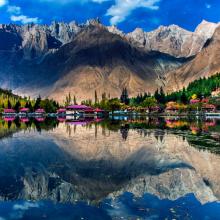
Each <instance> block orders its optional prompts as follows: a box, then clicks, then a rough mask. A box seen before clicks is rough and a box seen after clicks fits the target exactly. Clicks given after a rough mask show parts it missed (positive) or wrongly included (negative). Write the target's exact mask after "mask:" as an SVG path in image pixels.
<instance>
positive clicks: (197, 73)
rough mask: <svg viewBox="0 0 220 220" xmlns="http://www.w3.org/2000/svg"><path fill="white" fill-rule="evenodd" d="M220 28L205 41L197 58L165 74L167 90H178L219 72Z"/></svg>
mask: <svg viewBox="0 0 220 220" xmlns="http://www.w3.org/2000/svg"><path fill="white" fill-rule="evenodd" d="M219 60H220V27H218V28H217V29H216V31H215V33H214V36H213V37H212V38H211V39H210V40H209V41H207V43H206V44H205V46H204V48H203V49H202V51H201V52H200V53H198V54H197V56H196V57H195V58H194V59H193V60H191V61H190V62H188V63H187V64H185V65H183V66H181V67H180V68H178V69H177V70H175V71H171V72H168V73H167V74H166V79H167V85H166V88H167V90H168V89H169V90H170V91H172V90H179V89H181V88H183V86H187V85H188V84H189V83H190V82H192V81H193V80H196V79H198V78H200V77H208V76H211V75H213V74H216V73H217V72H219V71H220V62H219Z"/></svg>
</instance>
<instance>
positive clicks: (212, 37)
mask: <svg viewBox="0 0 220 220" xmlns="http://www.w3.org/2000/svg"><path fill="white" fill-rule="evenodd" d="M219 47H220V26H219V24H218V23H210V22H207V21H202V23H201V24H199V25H198V27H197V28H196V29H195V31H194V32H191V31H187V30H185V29H183V28H181V27H179V26H177V25H170V26H160V27H159V28H158V29H156V30H154V31H151V32H144V30H142V29H140V28H137V29H135V30H134V31H133V32H131V33H127V34H126V33H124V32H122V31H121V30H119V29H118V28H117V27H115V26H104V25H103V24H101V22H100V21H99V20H98V19H92V20H89V21H87V22H86V23H85V24H77V23H76V22H71V23H68V24H67V23H62V22H53V23H52V24H51V25H40V24H27V25H15V24H8V25H6V24H2V25H0V85H1V87H3V88H7V89H12V90H13V91H14V92H16V93H18V94H23V95H28V96H29V95H30V96H33V97H34V96H35V97H36V96H38V95H39V94H40V95H41V96H43V97H50V98H54V99H56V100H57V101H63V100H64V99H65V96H66V95H67V94H68V93H69V92H70V93H71V94H73V95H75V96H76V97H77V99H78V100H83V99H93V98H94V93H95V91H96V92H97V94H98V96H99V97H101V94H102V93H104V92H105V93H106V94H107V95H108V96H110V97H118V96H119V95H120V94H121V91H122V89H123V88H125V87H126V88H127V89H128V92H129V95H130V96H135V95H137V94H139V93H143V92H154V91H155V90H156V89H157V88H159V87H161V86H162V87H164V89H165V90H166V91H169V92H170V91H174V90H179V89H181V88H183V86H187V85H188V84H189V83H190V82H191V81H193V80H195V79H197V78H199V77H204V76H209V75H212V74H215V73H216V72H218V71H219V70H220V59H218V57H219V56H220V53H219V52H218V51H219Z"/></svg>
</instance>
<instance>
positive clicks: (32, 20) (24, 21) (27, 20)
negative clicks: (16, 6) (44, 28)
mask: <svg viewBox="0 0 220 220" xmlns="http://www.w3.org/2000/svg"><path fill="white" fill-rule="evenodd" d="M11 20H12V21H14V22H16V21H20V22H21V23H22V24H28V23H40V22H41V20H40V19H39V18H37V17H35V18H31V17H28V16H26V15H18V16H17V15H12V16H11Z"/></svg>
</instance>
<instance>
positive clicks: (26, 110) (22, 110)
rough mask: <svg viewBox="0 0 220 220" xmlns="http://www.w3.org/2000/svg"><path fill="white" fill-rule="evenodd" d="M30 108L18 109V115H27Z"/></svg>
mask: <svg viewBox="0 0 220 220" xmlns="http://www.w3.org/2000/svg"><path fill="white" fill-rule="evenodd" d="M29 111H30V109H29V108H21V109H20V111H19V114H20V115H25V116H26V115H27V114H28V113H29Z"/></svg>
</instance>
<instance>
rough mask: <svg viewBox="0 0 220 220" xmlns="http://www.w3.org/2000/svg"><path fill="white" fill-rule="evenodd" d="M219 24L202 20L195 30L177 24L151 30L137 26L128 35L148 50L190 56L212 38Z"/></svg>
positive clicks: (131, 40)
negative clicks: (146, 30) (145, 30)
mask: <svg viewBox="0 0 220 220" xmlns="http://www.w3.org/2000/svg"><path fill="white" fill-rule="evenodd" d="M218 25H219V24H215V23H210V22H207V21H202V23H201V24H200V25H199V26H198V27H197V28H196V30H195V32H190V31H187V30H184V29H183V28H180V27H179V26H177V25H170V26H168V27H165V26H160V27H159V28H158V29H156V30H154V31H151V32H146V33H145V32H144V31H143V30H142V29H140V28H137V29H136V30H134V32H132V33H129V34H128V35H127V37H128V39H129V40H130V42H131V43H133V44H135V45H137V46H139V47H143V48H145V49H146V50H148V51H151V50H153V51H160V52H162V53H167V54H170V55H172V56H175V57H190V56H194V55H195V54H197V53H198V52H199V51H200V50H201V49H202V48H203V46H204V44H205V43H206V41H207V40H208V39H210V38H211V37H212V36H213V34H214V31H215V29H216V28H217V26H218Z"/></svg>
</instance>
